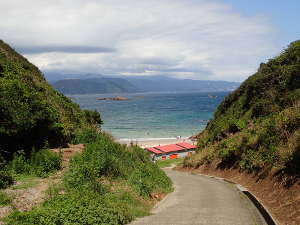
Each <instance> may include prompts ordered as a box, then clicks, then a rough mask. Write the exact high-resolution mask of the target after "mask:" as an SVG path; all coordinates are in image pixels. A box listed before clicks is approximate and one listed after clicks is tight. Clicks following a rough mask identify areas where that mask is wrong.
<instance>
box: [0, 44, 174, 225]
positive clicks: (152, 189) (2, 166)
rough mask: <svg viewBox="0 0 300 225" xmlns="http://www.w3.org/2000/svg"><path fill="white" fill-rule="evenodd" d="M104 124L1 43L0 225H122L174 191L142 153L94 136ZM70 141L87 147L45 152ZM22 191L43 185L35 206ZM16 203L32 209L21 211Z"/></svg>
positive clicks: (146, 155) (145, 212)
mask: <svg viewBox="0 0 300 225" xmlns="http://www.w3.org/2000/svg"><path fill="white" fill-rule="evenodd" d="M101 123H102V121H101V118H100V115H99V113H97V112H96V111H88V110H81V109H80V107H79V106H78V105H77V104H75V103H73V102H72V101H71V100H70V99H68V98H67V97H65V96H64V95H62V94H60V93H59V92H57V91H55V90H54V89H53V88H52V87H51V86H50V85H49V84H48V83H47V82H46V81H45V79H44V77H43V75H42V74H41V72H40V71H39V70H38V68H37V67H35V66H34V65H32V64H31V63H29V62H28V61H27V60H26V59H25V58H24V57H22V56H21V55H19V54H18V53H17V52H15V51H14V50H13V49H12V48H10V47H9V46H8V45H7V44H5V43H4V42H2V41H1V42H0V211H1V210H2V212H3V210H11V211H8V214H5V213H4V215H3V213H1V214H0V223H1V224H2V223H3V222H4V223H5V224H8V225H29V224H39V225H53V224H57V225H58V224H78V225H79V224H85V225H94V224H99V225H100V224H115V225H121V224H128V223H129V222H130V221H132V220H133V219H135V218H136V217H141V216H145V215H149V214H150V210H151V208H152V206H153V205H154V204H155V203H156V202H157V201H158V200H159V199H161V198H162V196H164V195H165V194H166V193H168V192H170V191H172V182H171V180H170V179H169V178H168V177H167V176H166V174H165V173H164V172H163V171H162V170H160V169H159V167H158V166H157V165H156V164H155V163H153V162H152V161H151V160H150V157H149V154H148V153H147V152H146V151H144V150H143V149H141V148H139V147H138V146H126V145H121V144H119V143H116V142H115V141H114V140H113V139H112V138H111V137H110V136H109V135H107V134H105V133H104V132H99V129H97V128H99V126H100V124H101ZM70 141H71V142H72V143H73V144H84V145H79V146H81V147H80V148H82V150H80V151H79V150H78V149H77V150H74V148H73V150H70V149H72V147H70V148H68V149H67V150H66V149H60V150H59V153H57V151H54V150H51V149H48V147H49V146H50V147H51V146H61V145H64V144H66V143H68V142H70ZM77 147H78V145H77ZM75 149H76V148H75ZM20 150H24V151H20ZM72 151H73V152H72ZM3 156H4V157H5V158H6V160H4V159H3ZM7 159H8V160H7ZM58 170H60V171H59V172H58ZM50 175H52V176H50ZM49 176H50V177H49ZM38 177H42V178H45V179H40V178H38ZM46 177H47V178H46ZM37 178H38V179H37ZM26 179H29V180H30V179H31V183H30V182H28V183H26V182H25V180H26ZM13 181H17V182H13ZM33 181H34V182H33ZM19 184H20V185H23V187H22V189H24V190H22V193H25V195H26V193H39V192H38V190H39V188H40V185H43V186H45V185H46V187H47V191H42V193H41V196H37V197H40V198H41V202H40V204H36V203H37V202H35V201H36V199H35V198H32V196H30V197H29V198H28V199H27V198H23V197H24V196H23V195H22V196H18V195H17V194H16V195H15V193H16V192H14V191H18V190H17V188H20V187H18V185H19ZM26 185H28V187H27V186H26ZM5 188H8V189H9V190H6V191H7V192H6V191H5V190H2V189H5ZM35 195H38V194H35ZM19 197H20V199H22V200H19V199H18V198H19ZM27 197H28V196H27ZM25 199H26V200H27V201H26V200H25ZM32 199H33V200H32ZM14 201H16V202H18V203H19V202H22V204H28V205H30V204H33V205H35V207H33V208H32V209H31V208H30V210H26V211H25V212H23V210H21V208H18V207H19V205H18V204H17V205H16V204H15V203H14ZM31 201H32V202H31ZM28 205H26V207H27V206H28ZM5 207H8V208H5ZM26 209H28V208H26Z"/></svg>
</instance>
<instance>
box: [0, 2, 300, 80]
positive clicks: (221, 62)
mask: <svg viewBox="0 0 300 225" xmlns="http://www.w3.org/2000/svg"><path fill="white" fill-rule="evenodd" d="M299 11H300V1H299V0H285V1H282V0H272V1H271V0H252V1H242V0H151V1H150V0H43V1H40V0H26V1H22V0H10V1H1V2H0V31H1V37H0V38H1V39H3V40H4V41H5V42H7V43H9V44H10V45H11V46H13V47H14V48H15V49H16V50H17V51H19V52H20V53H22V54H23V55H24V56H25V57H26V58H28V59H29V60H30V61H31V62H32V63H34V64H35V65H37V66H38V67H39V68H40V69H41V70H42V71H43V72H45V73H50V72H51V73H73V74H87V73H99V74H104V75H111V76H112V75H118V76H120V75H126V76H131V75H135V76H137V75H138V76H149V75H163V76H171V77H176V78H181V79H183V78H191V79H199V80H227V81H239V82H240V81H243V80H245V79H246V78H247V77H248V76H250V75H251V74H253V73H254V72H255V71H256V70H257V68H258V66H259V64H260V63H261V62H266V61H267V60H268V59H270V58H272V57H274V56H276V55H278V54H280V52H281V51H282V50H283V49H284V48H285V47H287V46H288V44H289V43H290V42H292V41H295V40H297V39H300V25H299V21H300V14H299V13H298V12H299Z"/></svg>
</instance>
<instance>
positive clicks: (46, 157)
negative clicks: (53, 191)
mask: <svg viewBox="0 0 300 225" xmlns="http://www.w3.org/2000/svg"><path fill="white" fill-rule="evenodd" d="M9 168H10V169H11V170H12V171H13V172H14V173H15V174H33V175H36V176H39V177H47V176H48V175H50V174H51V173H52V172H54V171H56V170H59V169H60V168H61V156H60V155H59V154H57V153H55V152H53V151H51V150H49V149H42V150H40V151H37V152H35V151H33V152H32V154H31V156H30V158H29V159H28V158H26V156H25V153H24V151H19V152H17V153H15V154H14V157H13V160H12V161H11V162H10V163H9Z"/></svg>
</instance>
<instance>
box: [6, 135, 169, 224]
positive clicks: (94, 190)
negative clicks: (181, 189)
mask: <svg viewBox="0 0 300 225" xmlns="http://www.w3.org/2000/svg"><path fill="white" fill-rule="evenodd" d="M95 135H96V138H95V141H94V142H92V143H89V144H87V145H86V147H85V149H84V151H83V153H82V154H79V155H76V156H75V157H74V158H73V159H72V160H71V162H70V168H69V171H68V172H67V173H66V174H65V176H64V182H63V185H59V186H57V187H55V186H54V187H51V188H50V190H49V198H48V200H46V202H45V203H44V204H43V205H42V206H40V207H37V208H35V209H33V210H32V211H29V212H15V213H13V214H12V215H10V216H9V217H8V218H7V224H14V225H25V224H26V225H27V224H40V225H50V224H86V225H88V224H118V225H119V224H127V223H128V222H130V221H131V220H133V219H134V218H135V217H138V216H145V215H148V214H149V209H150V208H151V205H152V204H151V202H153V200H151V199H152V198H151V196H153V195H154V194H159V193H166V192H169V191H171V190H172V188H171V181H170V179H169V178H168V177H167V176H166V175H165V173H164V172H163V171H161V170H160V169H159V168H158V167H157V166H156V165H155V164H154V163H152V162H151V161H150V159H149V156H148V154H147V153H146V152H145V151H143V150H142V149H140V148H139V147H137V146H131V147H126V146H125V145H121V144H118V143H115V142H114V141H113V140H112V139H111V138H110V137H109V136H107V135H103V134H95ZM87 136H89V135H87Z"/></svg>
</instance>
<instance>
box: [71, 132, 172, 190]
mask: <svg viewBox="0 0 300 225" xmlns="http://www.w3.org/2000/svg"><path fill="white" fill-rule="evenodd" d="M101 177H110V178H112V179H115V178H122V179H127V180H128V181H129V182H130V183H131V184H132V185H133V186H134V187H135V189H136V190H137V191H138V192H139V193H140V194H141V195H144V196H150V194H151V193H153V192H156V191H157V192H166V191H169V190H170V188H171V181H170V179H169V178H168V177H167V176H166V175H165V174H164V172H163V171H161V170H160V169H159V168H158V167H157V166H156V165H155V164H154V163H152V162H151V161H150V158H149V157H148V155H147V153H145V151H144V150H142V149H141V148H139V147H135V146H133V147H126V146H125V145H121V144H118V143H116V142H113V141H112V140H111V139H110V137H107V136H106V135H98V136H97V139H96V141H95V142H93V143H90V144H87V146H86V148H85V149H84V152H83V154H81V155H78V156H76V157H74V158H73V159H72V160H71V162H70V169H69V172H68V173H67V174H66V176H65V182H66V184H67V185H68V186H70V187H73V188H78V187H81V186H84V185H87V184H91V183H95V181H96V180H97V179H98V178H101Z"/></svg>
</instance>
